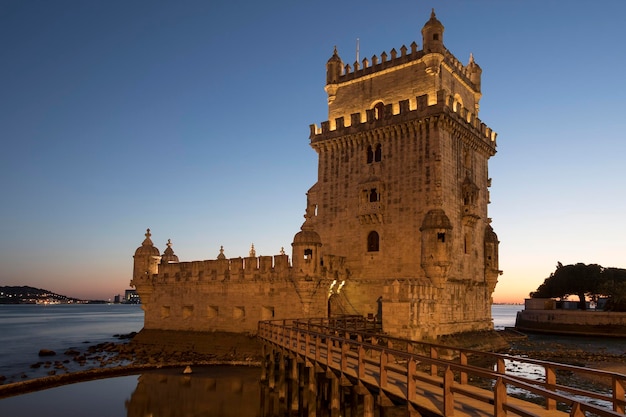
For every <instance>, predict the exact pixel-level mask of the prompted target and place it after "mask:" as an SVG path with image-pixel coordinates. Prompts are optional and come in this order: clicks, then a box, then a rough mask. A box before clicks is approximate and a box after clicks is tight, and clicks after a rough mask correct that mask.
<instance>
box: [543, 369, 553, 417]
mask: <svg viewBox="0 0 626 417" xmlns="http://www.w3.org/2000/svg"><path fill="white" fill-rule="evenodd" d="M544 368H545V370H546V389H548V390H550V391H554V390H555V389H556V372H555V370H554V368H553V367H551V366H550V365H547V364H546V365H545V366H544ZM546 410H556V400H555V399H554V398H548V397H546Z"/></svg>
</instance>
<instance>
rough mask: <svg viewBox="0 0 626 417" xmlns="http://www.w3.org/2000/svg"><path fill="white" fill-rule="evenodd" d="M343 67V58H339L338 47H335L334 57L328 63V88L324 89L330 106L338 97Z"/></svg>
mask: <svg viewBox="0 0 626 417" xmlns="http://www.w3.org/2000/svg"><path fill="white" fill-rule="evenodd" d="M342 66H343V63H342V61H341V58H339V54H337V47H336V46H335V51H334V52H333V56H331V57H330V59H329V60H328V62H327V63H326V87H324V90H326V94H328V104H330V103H332V102H333V101H334V100H335V97H336V95H337V83H338V82H339V77H340V76H341V71H342Z"/></svg>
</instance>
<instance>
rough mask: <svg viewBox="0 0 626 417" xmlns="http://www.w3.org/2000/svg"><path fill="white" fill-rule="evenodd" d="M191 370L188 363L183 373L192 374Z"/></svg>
mask: <svg viewBox="0 0 626 417" xmlns="http://www.w3.org/2000/svg"><path fill="white" fill-rule="evenodd" d="M191 372H192V371H191V366H189V365H187V367H186V368H185V370H184V371H183V374H190V373H191Z"/></svg>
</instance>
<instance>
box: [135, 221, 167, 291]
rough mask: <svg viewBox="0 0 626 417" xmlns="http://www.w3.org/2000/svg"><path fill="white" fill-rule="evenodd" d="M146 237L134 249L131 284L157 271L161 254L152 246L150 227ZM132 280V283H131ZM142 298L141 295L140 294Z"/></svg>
mask: <svg viewBox="0 0 626 417" xmlns="http://www.w3.org/2000/svg"><path fill="white" fill-rule="evenodd" d="M145 236H146V238H145V239H144V241H143V243H142V244H141V246H140V247H138V248H137V250H136V251H135V256H133V258H134V260H135V261H134V267H133V281H131V285H135V284H136V281H135V280H141V279H144V278H147V277H150V276H151V275H154V274H158V273H159V261H160V260H161V256H160V255H159V249H157V248H156V247H154V244H153V243H152V239H150V236H152V235H151V234H150V229H147V230H146V234H145ZM133 282H134V284H133ZM142 300H143V296H142Z"/></svg>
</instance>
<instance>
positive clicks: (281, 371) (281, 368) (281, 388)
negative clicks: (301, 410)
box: [278, 355, 287, 401]
mask: <svg viewBox="0 0 626 417" xmlns="http://www.w3.org/2000/svg"><path fill="white" fill-rule="evenodd" d="M286 360H287V358H286V356H284V355H280V357H279V362H278V400H279V401H284V400H285V390H286V385H285V361H286Z"/></svg>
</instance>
